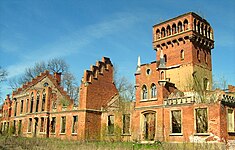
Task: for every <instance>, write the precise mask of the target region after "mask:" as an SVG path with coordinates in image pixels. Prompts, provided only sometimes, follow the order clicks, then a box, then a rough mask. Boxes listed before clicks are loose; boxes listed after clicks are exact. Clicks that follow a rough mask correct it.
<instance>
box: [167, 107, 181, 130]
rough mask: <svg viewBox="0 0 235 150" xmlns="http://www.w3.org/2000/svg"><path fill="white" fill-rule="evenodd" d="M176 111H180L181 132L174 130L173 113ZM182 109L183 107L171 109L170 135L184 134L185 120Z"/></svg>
mask: <svg viewBox="0 0 235 150" xmlns="http://www.w3.org/2000/svg"><path fill="white" fill-rule="evenodd" d="M174 111H179V112H180V132H179V133H177V132H173V122H172V115H173V112H174ZM182 114H183V113H182V110H181V109H172V110H170V135H183V120H182Z"/></svg>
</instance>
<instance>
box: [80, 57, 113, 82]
mask: <svg viewBox="0 0 235 150" xmlns="http://www.w3.org/2000/svg"><path fill="white" fill-rule="evenodd" d="M109 66H113V64H112V63H111V61H110V59H109V58H107V57H103V58H102V60H101V61H97V62H96V65H95V66H94V65H91V66H90V70H85V71H84V76H83V78H82V80H83V83H92V81H93V80H98V76H99V75H103V72H104V71H109Z"/></svg>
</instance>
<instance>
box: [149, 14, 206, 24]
mask: <svg viewBox="0 0 235 150" xmlns="http://www.w3.org/2000/svg"><path fill="white" fill-rule="evenodd" d="M189 14H191V15H192V16H194V17H197V18H199V19H201V20H203V21H205V22H206V23H207V24H208V25H210V24H209V23H208V22H207V21H206V19H203V18H202V17H201V16H199V15H198V14H197V13H195V12H187V13H184V14H182V15H179V16H177V17H174V18H171V19H168V20H166V21H162V22H160V23H158V24H155V25H153V27H156V26H159V25H161V24H164V23H167V22H170V21H172V20H175V19H178V18H181V17H183V16H187V15H189Z"/></svg>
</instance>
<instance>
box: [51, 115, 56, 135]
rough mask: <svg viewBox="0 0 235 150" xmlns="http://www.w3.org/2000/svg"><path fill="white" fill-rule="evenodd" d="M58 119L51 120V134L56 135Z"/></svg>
mask: <svg viewBox="0 0 235 150" xmlns="http://www.w3.org/2000/svg"><path fill="white" fill-rule="evenodd" d="M55 125H56V117H52V119H51V133H55Z"/></svg>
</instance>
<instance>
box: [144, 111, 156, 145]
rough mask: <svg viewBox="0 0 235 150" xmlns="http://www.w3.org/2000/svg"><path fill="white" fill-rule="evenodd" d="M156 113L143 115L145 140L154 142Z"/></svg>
mask: <svg viewBox="0 0 235 150" xmlns="http://www.w3.org/2000/svg"><path fill="white" fill-rule="evenodd" d="M155 122H156V113H155V112H149V113H144V114H143V129H142V131H143V137H144V140H150V141H153V140H154V137H155V124H156V123H155Z"/></svg>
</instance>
